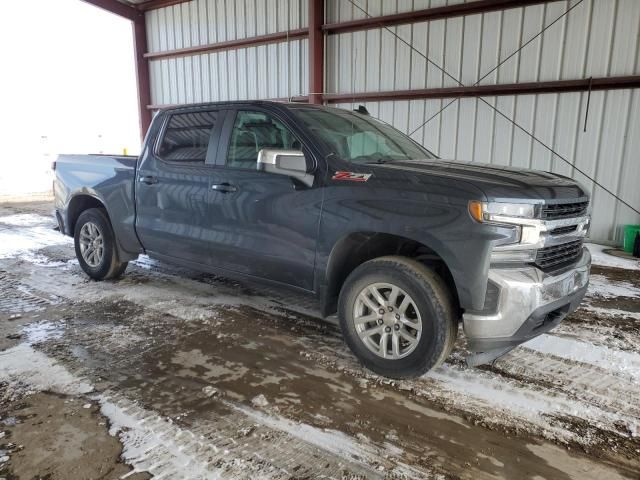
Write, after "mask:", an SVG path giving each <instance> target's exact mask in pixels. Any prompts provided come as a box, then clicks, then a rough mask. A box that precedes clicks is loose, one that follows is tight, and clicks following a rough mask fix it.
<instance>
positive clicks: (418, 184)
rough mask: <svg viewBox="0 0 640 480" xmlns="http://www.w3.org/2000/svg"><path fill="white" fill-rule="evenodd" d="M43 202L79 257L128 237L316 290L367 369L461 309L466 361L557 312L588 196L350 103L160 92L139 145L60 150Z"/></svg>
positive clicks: (448, 338) (153, 251) (113, 269)
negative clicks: (422, 137)
mask: <svg viewBox="0 0 640 480" xmlns="http://www.w3.org/2000/svg"><path fill="white" fill-rule="evenodd" d="M54 169H55V181H54V190H55V215H56V218H57V221H58V224H59V226H60V230H61V231H62V232H63V233H64V234H66V235H69V236H73V237H74V239H75V250H76V254H77V257H78V261H79V262H80V266H81V267H82V268H83V270H84V271H85V272H86V273H87V274H88V275H89V276H90V277H92V278H94V279H96V280H103V279H112V278H116V277H118V276H120V275H121V274H122V273H123V272H124V271H125V269H126V267H127V262H128V261H130V260H132V259H135V258H136V257H137V256H138V255H140V254H141V253H145V254H147V255H149V256H151V257H154V258H157V259H160V260H163V261H168V262H177V263H179V264H181V265H185V266H188V267H191V268H194V269H199V270H204V271H209V272H213V273H218V274H222V275H224V276H229V277H250V278H253V279H259V280H263V281H268V282H271V283H275V284H279V285H283V286H287V287H291V288H295V289H297V290H299V291H302V292H307V293H309V294H311V295H315V296H316V297H317V298H318V300H319V302H320V305H321V308H322V314H323V315H331V314H333V313H335V312H338V317H339V321H340V326H341V330H342V333H343V335H344V338H345V341H346V343H347V344H348V346H349V347H350V348H351V350H352V351H353V352H354V354H355V355H356V356H357V357H358V358H359V359H360V360H361V361H362V363H363V364H364V365H365V366H366V367H368V368H369V369H371V370H373V371H375V372H378V373H380V374H382V375H386V376H391V377H397V378H399V377H409V376H416V375H421V374H422V373H424V372H426V371H428V370H430V369H432V368H434V367H435V366H437V365H439V364H440V363H441V362H442V361H443V360H444V359H445V358H446V357H447V356H448V355H449V353H450V352H451V350H452V348H453V344H454V342H455V340H456V337H457V335H458V326H459V324H460V323H462V324H463V327H464V333H465V336H466V340H467V348H468V350H469V351H470V352H472V353H471V354H470V355H469V357H468V358H467V361H468V363H469V364H471V365H477V364H480V363H486V362H490V361H492V360H494V359H495V358H498V357H499V356H501V355H503V354H504V353H506V352H508V351H509V350H510V349H512V348H513V347H514V346H516V345H519V344H521V343H523V342H525V341H527V340H529V339H531V338H533V337H535V336H537V335H539V334H541V333H543V332H547V331H549V330H550V329H552V328H553V327H555V326H556V325H558V323H559V322H560V321H561V320H562V319H563V318H564V317H565V316H566V315H567V314H569V313H571V312H572V311H574V310H575V309H576V308H577V306H578V304H579V303H580V301H581V299H582V297H583V296H584V294H585V292H586V289H587V284H588V280H589V270H590V263H591V258H590V255H589V252H588V250H587V249H586V248H585V247H584V246H583V241H584V238H585V236H586V234H587V231H588V227H589V215H588V204H589V199H588V196H587V194H586V193H585V190H584V189H583V188H582V187H581V186H580V185H579V184H577V183H576V182H574V181H573V180H571V179H569V178H566V177H563V176H561V175H557V174H554V173H548V172H539V171H532V170H523V169H516V168H508V167H497V166H488V165H480V164H476V163H463V162H453V161H444V160H440V159H437V158H436V157H435V156H434V155H433V154H432V153H431V152H429V151H428V150H426V149H425V148H424V147H422V146H421V145H419V144H417V143H416V142H414V141H413V140H412V139H411V138H409V137H407V136H406V135H403V134H402V133H400V132H399V131H397V130H395V129H393V128H392V127H390V126H389V125H387V124H385V123H383V122H381V121H378V120H376V119H374V118H372V117H370V116H369V115H368V114H367V113H366V110H364V109H359V111H358V112H350V111H345V110H340V109H334V108H328V107H321V106H312V105H307V104H284V103H273V102H259V101H256V102H229V103H211V104H201V105H193V106H188V107H179V108H169V109H166V110H162V111H160V112H159V113H158V114H157V115H156V116H155V118H154V120H153V123H152V125H151V127H150V129H149V132H148V134H147V137H146V139H145V142H144V145H143V149H142V154H141V155H140V157H137V158H136V157H122V156H104V155H61V156H59V157H58V159H57V161H56V162H55V164H54Z"/></svg>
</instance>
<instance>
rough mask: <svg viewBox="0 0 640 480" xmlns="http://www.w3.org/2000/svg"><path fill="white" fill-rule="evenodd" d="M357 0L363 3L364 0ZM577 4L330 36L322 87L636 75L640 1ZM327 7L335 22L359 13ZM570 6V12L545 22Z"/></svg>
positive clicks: (338, 5) (346, 6)
mask: <svg viewBox="0 0 640 480" xmlns="http://www.w3.org/2000/svg"><path fill="white" fill-rule="evenodd" d="M354 1H356V0H354ZM358 1H359V4H361V5H362V6H363V8H364V4H365V2H363V1H362V0H358ZM409 3H411V2H409ZM432 3H433V2H432ZM442 3H444V2H442ZM449 3H451V2H449ZM578 3H579V0H571V1H566V2H564V1H563V2H551V3H546V4H540V5H534V6H530V7H526V8H514V9H509V10H504V11H497V12H489V13H484V14H477V15H469V16H466V17H454V18H448V19H444V20H434V21H431V22H421V23H415V24H413V25H404V26H398V27H388V29H374V30H368V31H363V32H351V33H342V34H338V35H331V36H329V37H328V39H327V68H326V70H327V73H326V75H327V82H326V89H327V91H328V92H331V93H349V92H365V91H375V90H378V89H380V90H401V89H407V88H438V87H449V86H456V85H459V83H458V81H460V82H461V83H462V84H464V85H473V84H475V83H477V82H478V83H479V84H482V85H491V84H495V83H515V82H535V81H551V80H568V79H575V78H588V77H591V76H594V77H604V76H619V75H636V74H638V73H640V66H638V65H637V62H636V61H635V60H636V49H637V48H636V44H637V40H638V25H639V22H640V2H639V1H637V0H584V1H583V2H582V3H579V4H578ZM368 4H369V11H378V10H379V2H371V1H369V2H368ZM576 4H578V5H576ZM330 5H331V8H330V9H329V12H330V13H331V16H332V20H335V21H346V20H349V19H352V18H359V17H362V16H364V14H363V13H362V12H360V11H359V10H357V9H355V7H353V5H352V4H351V2H350V1H349V0H346V1H340V2H335V1H334V2H331V3H330ZM403 5H404V3H403V2H400V5H399V6H396V2H386V1H385V2H384V4H383V5H382V7H383V8H382V11H383V12H384V13H395V11H396V10H399V11H402V10H403V9H402V8H400V7H401V6H403ZM574 5H576V6H575V8H573V9H572V10H571V12H569V14H568V15H566V16H565V17H562V18H561V19H560V20H559V21H557V22H556V23H555V24H553V25H551V24H552V23H553V22H554V21H556V20H557V19H558V18H559V17H561V16H562V14H563V13H564V12H565V11H566V10H567V9H568V8H569V7H571V6H574ZM390 7H393V8H390ZM414 7H415V6H414ZM387 10H391V11H387ZM549 25H551V26H550V27H549V28H548V29H547V30H546V31H545V32H544V33H543V34H542V35H540V36H537V37H536V35H538V33H539V32H540V31H541V30H542V29H543V28H544V27H545V26H549ZM391 32H393V33H391ZM394 34H395V35H394ZM398 37H399V38H398ZM529 41H530V43H529V44H528V45H527V46H526V47H525V48H524V49H523V50H522V51H519V52H518V49H519V47H520V46H521V45H523V44H525V43H526V42H529ZM405 42H406V43H409V44H411V45H413V46H414V49H411V48H410V47H409V46H408V45H407V44H406V43H405ZM563 45H564V48H563ZM514 53H515V54H514ZM511 55H513V56H512V57H510V56H511ZM425 57H428V58H429V61H427V58H425ZM509 57H510V58H509ZM507 58H508V60H506V59H507ZM504 60H506V61H505V63H504V64H502V65H501V67H500V68H498V69H495V67H496V66H497V65H498V64H499V63H500V62H502V61H504ZM443 70H444V72H443ZM481 79H482V80H481ZM479 80H480V81H479Z"/></svg>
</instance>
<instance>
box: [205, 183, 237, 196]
mask: <svg viewBox="0 0 640 480" xmlns="http://www.w3.org/2000/svg"><path fill="white" fill-rule="evenodd" d="M211 190H215V191H217V192H221V193H233V192H236V191H237V190H238V188H237V187H236V186H234V185H231V184H230V183H226V182H225V183H214V184H213V185H211Z"/></svg>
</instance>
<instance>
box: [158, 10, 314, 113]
mask: <svg viewBox="0 0 640 480" xmlns="http://www.w3.org/2000/svg"><path fill="white" fill-rule="evenodd" d="M307 19H308V13H307V0H245V1H232V0H195V1H193V2H188V3H182V4H178V5H174V6H171V7H166V8H161V9H158V10H152V11H150V12H148V13H147V14H146V22H147V37H148V38H147V43H148V48H149V51H150V52H154V53H155V52H163V51H167V50H173V49H177V48H186V47H193V46H198V45H206V44H209V43H216V42H224V41H228V40H237V39H241V38H247V37H254V36H257V35H265V34H268V33H275V32H285V31H287V30H295V29H298V28H304V27H306V26H307ZM307 54H308V42H307V40H306V39H297V40H291V41H289V42H286V41H285V42H279V43H274V44H270V45H261V46H257V47H248V48H240V49H238V50H231V51H228V52H214V53H205V54H199V55H190V56H185V57H179V58H168V59H161V60H152V61H151V62H150V74H151V99H152V102H153V104H154V105H166V104H177V103H194V102H208V101H212V102H213V101H219V100H237V99H242V100H244V99H256V98H288V97H291V96H297V95H306V93H307V91H308V83H309V82H308V77H307V63H308V62H307Z"/></svg>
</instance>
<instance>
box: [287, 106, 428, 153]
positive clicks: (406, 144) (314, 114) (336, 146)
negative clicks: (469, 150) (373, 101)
mask: <svg viewBox="0 0 640 480" xmlns="http://www.w3.org/2000/svg"><path fill="white" fill-rule="evenodd" d="M296 114H297V115H298V116H299V117H300V119H301V120H302V122H303V123H304V124H305V125H306V127H307V128H308V129H309V130H312V131H313V132H314V133H315V134H316V135H317V136H318V137H320V138H321V139H322V141H323V142H324V143H325V144H326V145H327V147H328V148H329V150H331V151H332V152H333V153H335V154H336V155H337V156H339V157H340V158H342V159H344V160H348V161H350V162H354V163H368V162H378V163H385V162H393V161H395V160H421V159H425V158H436V156H435V155H433V154H432V153H431V152H429V151H428V150H427V149H425V148H424V147H422V146H420V145H418V144H417V143H416V142H414V141H413V140H411V139H410V138H409V137H407V136H406V135H404V134H403V133H401V132H399V131H398V130H396V129H395V128H393V127H390V126H389V125H387V124H386V123H383V122H381V121H380V120H377V119H375V118H372V117H369V116H365V115H361V114H356V113H352V112H349V111H346V110H344V111H342V110H338V109H335V110H332V111H329V110H322V109H319V108H297V109H296Z"/></svg>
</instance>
